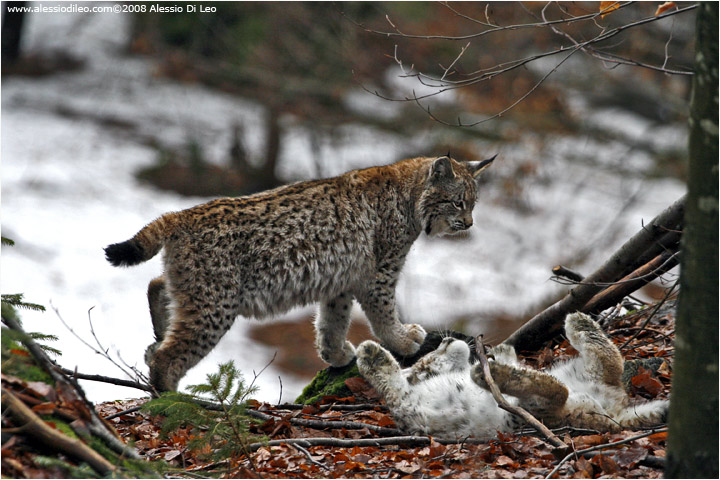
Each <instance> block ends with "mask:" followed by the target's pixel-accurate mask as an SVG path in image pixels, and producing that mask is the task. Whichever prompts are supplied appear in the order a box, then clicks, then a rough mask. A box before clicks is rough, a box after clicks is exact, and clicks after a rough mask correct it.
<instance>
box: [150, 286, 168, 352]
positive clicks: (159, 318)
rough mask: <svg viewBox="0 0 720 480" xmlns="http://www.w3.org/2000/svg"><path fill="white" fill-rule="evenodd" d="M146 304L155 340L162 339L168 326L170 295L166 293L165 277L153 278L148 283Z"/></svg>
mask: <svg viewBox="0 0 720 480" xmlns="http://www.w3.org/2000/svg"><path fill="white" fill-rule="evenodd" d="M147 297H148V304H149V305H150V318H151V319H152V324H153V331H154V332H155V340H158V341H162V339H163V338H165V332H166V331H167V329H168V327H169V326H170V310H169V308H170V296H169V295H168V293H167V287H166V285H165V277H162V276H160V277H157V278H153V279H152V280H151V281H150V283H149V284H148V290H147Z"/></svg>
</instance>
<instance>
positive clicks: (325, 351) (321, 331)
mask: <svg viewBox="0 0 720 480" xmlns="http://www.w3.org/2000/svg"><path fill="white" fill-rule="evenodd" d="M352 300H353V297H352V295H350V294H347V293H343V294H341V295H338V296H337V297H336V298H334V299H332V300H330V301H329V302H327V303H325V304H324V305H321V306H320V310H319V312H318V316H317V318H316V319H315V347H316V348H317V351H318V354H319V355H320V358H322V359H323V361H324V362H327V363H329V364H330V365H332V366H333V367H344V366H345V365H347V364H349V363H350V362H352V360H353V358H355V347H353V344H352V343H350V342H348V341H347V340H345V337H346V336H347V332H348V327H349V326H350V307H351V306H352Z"/></svg>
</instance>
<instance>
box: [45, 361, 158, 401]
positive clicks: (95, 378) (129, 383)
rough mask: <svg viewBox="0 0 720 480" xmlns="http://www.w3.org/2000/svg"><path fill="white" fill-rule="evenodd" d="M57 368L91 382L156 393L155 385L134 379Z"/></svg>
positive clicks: (71, 375) (70, 375) (72, 376)
mask: <svg viewBox="0 0 720 480" xmlns="http://www.w3.org/2000/svg"><path fill="white" fill-rule="evenodd" d="M57 369H58V370H60V371H61V372H62V373H64V374H65V375H67V376H69V377H71V378H77V379H79V380H89V381H91V382H103V383H110V384H112V385H118V386H121V387H128V388H136V389H138V390H142V391H144V392H148V393H151V394H153V395H155V389H154V388H153V387H151V386H150V385H147V384H144V383H140V382H136V381H134V380H124V379H122V378H115V377H106V376H105V375H94V374H88V373H79V372H76V371H74V370H70V369H69V368H63V367H57Z"/></svg>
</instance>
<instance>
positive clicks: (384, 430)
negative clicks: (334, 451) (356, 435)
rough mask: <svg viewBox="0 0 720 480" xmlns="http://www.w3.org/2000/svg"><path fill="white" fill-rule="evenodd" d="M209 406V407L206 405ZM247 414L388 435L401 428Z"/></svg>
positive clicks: (307, 425) (255, 412) (395, 433)
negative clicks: (366, 430)
mask: <svg viewBox="0 0 720 480" xmlns="http://www.w3.org/2000/svg"><path fill="white" fill-rule="evenodd" d="M206 408H207V407H206ZM247 414H248V415H250V416H252V417H255V418H257V419H260V420H265V421H267V420H275V421H278V420H279V421H282V420H287V421H289V422H290V423H293V424H295V425H301V426H304V427H311V428H321V429H342V428H346V429H352V430H358V429H363V428H367V429H368V430H372V431H374V432H375V433H377V434H378V435H386V436H395V435H400V434H401V432H400V430H398V429H396V428H387V427H380V426H378V425H371V424H369V423H362V422H343V421H325V420H309V419H306V418H293V417H291V418H287V417H275V416H273V415H268V414H266V413H263V412H258V411H257V410H253V409H248V410H247Z"/></svg>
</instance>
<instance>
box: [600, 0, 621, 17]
mask: <svg viewBox="0 0 720 480" xmlns="http://www.w3.org/2000/svg"><path fill="white" fill-rule="evenodd" d="M618 8H620V2H600V11H601V12H603V13H602V14H601V15H600V18H605V15H607V14H609V13H610V12H613V11H615V10H617V9H618Z"/></svg>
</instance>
